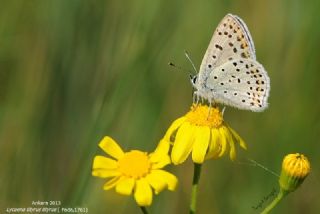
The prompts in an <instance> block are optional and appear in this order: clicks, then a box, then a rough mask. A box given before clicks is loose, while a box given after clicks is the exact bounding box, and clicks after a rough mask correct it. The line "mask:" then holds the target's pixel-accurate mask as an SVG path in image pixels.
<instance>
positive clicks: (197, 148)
mask: <svg viewBox="0 0 320 214" xmlns="http://www.w3.org/2000/svg"><path fill="white" fill-rule="evenodd" d="M209 141H210V128H209V127H206V126H203V127H202V126H199V127H196V128H195V131H194V143H193V149H192V160H193V162H195V163H203V161H204V158H205V156H206V152H207V150H208V145H209Z"/></svg>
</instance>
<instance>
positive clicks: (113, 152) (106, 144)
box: [99, 136, 124, 160]
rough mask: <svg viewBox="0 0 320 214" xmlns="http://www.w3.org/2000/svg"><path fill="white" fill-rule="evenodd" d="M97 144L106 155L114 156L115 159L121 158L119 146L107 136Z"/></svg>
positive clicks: (121, 153)
mask: <svg viewBox="0 0 320 214" xmlns="http://www.w3.org/2000/svg"><path fill="white" fill-rule="evenodd" d="M99 146H100V148H101V149H103V151H105V152H106V153H107V154H108V155H110V156H111V157H114V158H115V159H117V160H118V159H120V158H122V156H123V155H124V153H123V151H122V149H121V148H120V146H119V145H118V144H117V143H116V142H115V141H114V140H113V139H112V138H111V137H109V136H106V137H104V138H103V139H102V140H101V141H100V143H99Z"/></svg>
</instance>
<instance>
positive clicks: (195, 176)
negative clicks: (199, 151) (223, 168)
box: [189, 163, 202, 214]
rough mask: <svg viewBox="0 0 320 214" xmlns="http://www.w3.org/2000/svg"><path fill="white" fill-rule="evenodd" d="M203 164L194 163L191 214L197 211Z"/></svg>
mask: <svg viewBox="0 0 320 214" xmlns="http://www.w3.org/2000/svg"><path fill="white" fill-rule="evenodd" d="M201 166H202V165H201V164H197V163H194V170H193V181H192V190H191V202H190V212H189V213H190V214H194V213H196V207H197V193H198V184H199V180H200V173H201Z"/></svg>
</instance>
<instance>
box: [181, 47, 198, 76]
mask: <svg viewBox="0 0 320 214" xmlns="http://www.w3.org/2000/svg"><path fill="white" fill-rule="evenodd" d="M184 54H185V55H186V57H187V59H188V60H189V62H190V63H191V65H192V67H193V70H194V71H195V73H198V71H197V69H196V66H194V63H193V61H192V60H191V58H190V56H189V53H188V52H187V51H184Z"/></svg>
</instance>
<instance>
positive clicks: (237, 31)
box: [198, 14, 256, 84]
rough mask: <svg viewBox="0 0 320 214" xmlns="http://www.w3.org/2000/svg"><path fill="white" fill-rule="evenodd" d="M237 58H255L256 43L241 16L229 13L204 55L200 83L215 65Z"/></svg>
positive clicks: (220, 24)
mask: <svg viewBox="0 0 320 214" xmlns="http://www.w3.org/2000/svg"><path fill="white" fill-rule="evenodd" d="M236 58H243V59H247V58H251V59H254V60H255V59H256V55H255V50H254V44H253V40H252V38H251V35H250V33H249V30H248V28H247V26H246V24H245V23H244V22H243V21H242V20H241V19H240V18H239V17H237V16H235V15H232V14H227V15H226V16H225V17H224V18H223V19H222V20H221V22H220V23H219V25H218V27H217V29H216V30H215V32H214V34H213V36H212V39H211V41H210V44H209V47H208V49H207V51H206V53H205V55H204V57H203V60H202V63H201V66H200V71H199V76H198V78H199V84H201V83H203V82H204V81H205V79H206V78H207V77H208V75H209V74H210V73H211V72H212V71H213V69H214V68H215V67H218V66H220V65H222V64H224V63H225V62H226V61H228V60H233V59H236Z"/></svg>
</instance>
